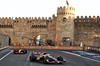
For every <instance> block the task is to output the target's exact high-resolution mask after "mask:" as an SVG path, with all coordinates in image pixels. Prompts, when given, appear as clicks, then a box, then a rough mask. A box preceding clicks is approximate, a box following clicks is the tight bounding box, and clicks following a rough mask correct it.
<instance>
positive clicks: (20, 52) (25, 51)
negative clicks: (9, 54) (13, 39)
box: [14, 49, 27, 54]
mask: <svg viewBox="0 0 100 66" xmlns="http://www.w3.org/2000/svg"><path fill="white" fill-rule="evenodd" d="M25 53H27V50H26V49H15V50H14V54H25Z"/></svg>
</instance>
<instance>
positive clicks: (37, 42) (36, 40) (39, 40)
mask: <svg viewBox="0 0 100 66" xmlns="http://www.w3.org/2000/svg"><path fill="white" fill-rule="evenodd" d="M34 43H35V45H37V46H43V45H45V40H44V39H43V38H42V37H41V35H37V36H36V37H35V38H34Z"/></svg>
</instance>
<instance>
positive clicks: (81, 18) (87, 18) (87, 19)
mask: <svg viewBox="0 0 100 66" xmlns="http://www.w3.org/2000/svg"><path fill="white" fill-rule="evenodd" d="M74 22H100V17H99V16H77V17H76V18H75V20H74Z"/></svg>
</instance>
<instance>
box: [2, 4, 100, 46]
mask: <svg viewBox="0 0 100 66" xmlns="http://www.w3.org/2000/svg"><path fill="white" fill-rule="evenodd" d="M74 17H75V8H73V7H67V8H66V7H65V6H64V7H58V8H57V16H55V15H53V17H49V18H48V19H47V17H42V18H40V17H38V18H37V17H35V18H33V17H26V18H25V17H15V18H11V17H9V18H7V17H2V18H0V33H3V34H6V35H9V36H10V38H11V43H13V44H17V43H20V44H21V43H24V44H25V45H28V43H29V40H28V39H26V38H24V39H22V37H23V36H26V37H30V38H34V37H36V36H37V35H41V37H42V38H43V39H44V40H45V41H46V40H47V39H52V40H53V42H54V43H57V42H58V43H60V42H62V41H63V38H66V37H67V38H70V39H71V42H72V44H74V45H76V44H77V45H79V44H80V43H81V42H82V43H83V44H85V45H94V43H95V41H96V40H95V39H94V38H95V36H98V37H99V36H100V29H99V28H100V18H99V16H97V17H94V16H93V18H92V17H91V16H89V17H87V16H85V18H84V17H83V16H82V17H81V18H80V17H79V16H78V17H77V18H74ZM96 39H97V38H96ZM98 43H99V42H98ZM98 43H97V45H98Z"/></svg>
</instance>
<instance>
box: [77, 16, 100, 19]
mask: <svg viewBox="0 0 100 66" xmlns="http://www.w3.org/2000/svg"><path fill="white" fill-rule="evenodd" d="M98 18H100V17H99V16H77V17H76V18H75V19H98Z"/></svg>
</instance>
